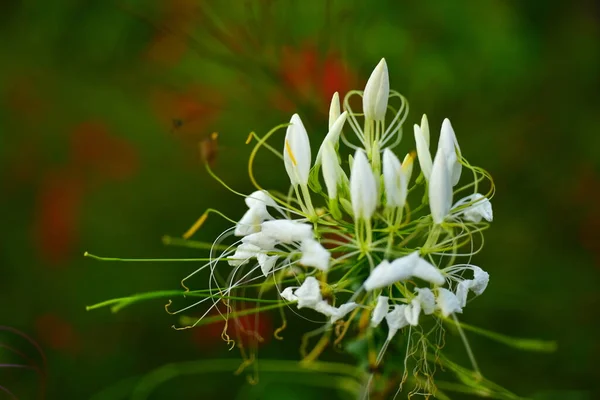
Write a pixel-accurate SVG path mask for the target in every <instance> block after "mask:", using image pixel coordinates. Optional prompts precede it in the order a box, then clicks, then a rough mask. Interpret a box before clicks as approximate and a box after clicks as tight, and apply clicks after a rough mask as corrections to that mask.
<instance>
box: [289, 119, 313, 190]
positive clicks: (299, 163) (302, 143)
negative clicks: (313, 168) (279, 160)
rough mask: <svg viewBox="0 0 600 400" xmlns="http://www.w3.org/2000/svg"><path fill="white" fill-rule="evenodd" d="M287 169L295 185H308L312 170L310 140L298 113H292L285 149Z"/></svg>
mask: <svg viewBox="0 0 600 400" xmlns="http://www.w3.org/2000/svg"><path fill="white" fill-rule="evenodd" d="M283 161H284V164H285V170H286V171H287V174H288V176H289V177H290V182H291V183H292V185H293V186H296V185H307V184H308V175H309V172H310V141H309V140H308V134H307V133H306V129H305V128H304V125H303V124H302V120H301V119H300V117H299V116H298V114H294V115H292V119H291V120H290V125H289V126H288V127H287V132H286V134H285V146H284V149H283Z"/></svg>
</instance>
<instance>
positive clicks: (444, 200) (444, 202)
mask: <svg viewBox="0 0 600 400" xmlns="http://www.w3.org/2000/svg"><path fill="white" fill-rule="evenodd" d="M446 161H447V160H446V155H445V153H444V151H443V150H442V149H438V152H437V154H436V155H435V159H434V160H433V168H432V170H431V177H430V179H429V208H430V209H431V216H432V218H433V222H434V223H435V224H441V223H442V222H443V221H444V219H445V218H446V216H447V215H448V213H449V212H450V207H451V206H452V185H451V183H450V173H449V171H448V166H447V164H446Z"/></svg>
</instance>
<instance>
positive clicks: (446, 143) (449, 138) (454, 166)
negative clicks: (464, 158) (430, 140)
mask: <svg viewBox="0 0 600 400" xmlns="http://www.w3.org/2000/svg"><path fill="white" fill-rule="evenodd" d="M440 149H443V150H444V153H445V154H446V160H447V167H448V169H449V171H450V178H451V181H452V186H455V185H456V184H457V183H458V181H459V180H460V174H461V171H462V164H461V163H460V162H459V159H460V157H461V153H460V147H459V146H458V140H457V139H456V135H455V134H454V129H452V124H451V123H450V120H449V119H448V118H446V119H444V122H442V130H441V132H440V140H439V142H438V151H439V150H440Z"/></svg>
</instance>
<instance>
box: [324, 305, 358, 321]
mask: <svg viewBox="0 0 600 400" xmlns="http://www.w3.org/2000/svg"><path fill="white" fill-rule="evenodd" d="M356 307H358V304H356V303H355V302H350V303H345V304H342V305H341V306H339V307H333V306H330V305H329V304H328V303H327V302H326V301H325V300H323V301H321V302H319V303H317V305H316V307H315V310H316V311H318V312H320V313H321V314H323V315H325V316H327V317H329V318H330V319H329V321H330V322H331V323H334V322H335V321H337V320H340V319H342V318H344V317H345V316H346V315H347V314H348V313H350V312H352V311H353V310H354V309H355V308H356Z"/></svg>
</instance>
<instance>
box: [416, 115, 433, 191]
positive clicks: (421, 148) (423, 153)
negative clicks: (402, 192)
mask: <svg viewBox="0 0 600 400" xmlns="http://www.w3.org/2000/svg"><path fill="white" fill-rule="evenodd" d="M414 132H415V142H416V144H417V158H418V159H419V165H420V166H421V171H423V176H424V177H425V179H426V180H429V177H430V176H431V168H432V165H433V164H432V161H431V153H430V152H429V122H427V115H425V114H423V118H422V119H421V126H419V125H417V124H415V126H414Z"/></svg>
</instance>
